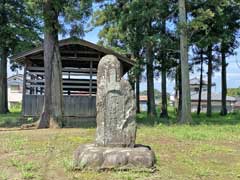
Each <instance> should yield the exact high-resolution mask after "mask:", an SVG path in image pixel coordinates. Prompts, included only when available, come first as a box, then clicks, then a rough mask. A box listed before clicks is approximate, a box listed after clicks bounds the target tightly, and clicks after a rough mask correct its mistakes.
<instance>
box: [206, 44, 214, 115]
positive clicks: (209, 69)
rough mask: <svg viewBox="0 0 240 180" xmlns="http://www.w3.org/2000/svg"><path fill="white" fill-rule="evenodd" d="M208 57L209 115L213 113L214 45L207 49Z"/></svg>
mask: <svg viewBox="0 0 240 180" xmlns="http://www.w3.org/2000/svg"><path fill="white" fill-rule="evenodd" d="M207 57H208V72H207V76H208V84H207V116H211V115H212V71H213V67H212V66H213V65H212V63H213V55H212V45H210V46H209V47H208V49H207Z"/></svg>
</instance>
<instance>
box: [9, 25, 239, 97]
mask: <svg viewBox="0 0 240 180" xmlns="http://www.w3.org/2000/svg"><path fill="white" fill-rule="evenodd" d="M99 31H100V28H95V29H93V30H92V31H91V32H88V33H87V34H86V36H85V37H84V39H85V40H87V41H90V42H93V43H97V41H98V39H99V38H98V33H99ZM236 52H237V55H235V56H230V57H228V58H227V62H228V63H229V64H228V67H227V86H228V88H237V87H240V48H238V49H237V50H236ZM237 59H238V61H239V62H238V63H237ZM238 64H239V65H238ZM8 67H9V65H8ZM206 68H207V67H206V66H205V79H206V78H207V75H206ZM19 73H22V71H19ZM12 74H15V72H11V70H10V69H9V68H8V76H11V75H12ZM193 77H199V73H198V72H194V74H190V78H193ZM212 79H213V82H215V83H216V87H215V88H213V91H215V92H221V71H219V72H215V73H214V75H213V78H212ZM154 82H155V83H154V85H155V89H158V90H160V89H161V81H160V79H155V80H154ZM174 84H175V83H174V81H171V80H168V82H167V91H168V92H169V93H172V92H173V91H174ZM140 88H141V91H143V90H146V89H147V84H146V82H141V86H140Z"/></svg>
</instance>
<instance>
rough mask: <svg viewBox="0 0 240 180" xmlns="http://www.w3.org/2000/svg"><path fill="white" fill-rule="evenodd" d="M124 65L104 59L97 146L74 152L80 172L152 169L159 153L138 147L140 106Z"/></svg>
mask: <svg viewBox="0 0 240 180" xmlns="http://www.w3.org/2000/svg"><path fill="white" fill-rule="evenodd" d="M122 75H123V70H122V65H121V63H120V62H119V61H118V59H117V58H116V57H115V56H113V55H106V56H104V57H103V58H102V59H101V60H100V62H99V65H98V72H97V100H96V108H97V133H96V142H95V144H86V145H80V146H79V147H78V149H77V150H76V151H75V153H74V167H75V168H77V169H84V168H85V169H99V170H101V169H102V170H103V169H129V168H134V167H142V168H150V167H153V165H154V163H155V154H154V152H153V151H152V150H151V148H150V147H149V146H143V145H136V144H135V139H136V120H135V118H136V105H135V98H134V92H133V90H132V87H131V85H130V83H129V82H128V81H126V80H124V79H122Z"/></svg>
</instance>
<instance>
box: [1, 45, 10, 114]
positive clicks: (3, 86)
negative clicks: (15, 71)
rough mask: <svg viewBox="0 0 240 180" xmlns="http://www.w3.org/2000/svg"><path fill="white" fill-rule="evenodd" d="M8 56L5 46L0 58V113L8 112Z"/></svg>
mask: <svg viewBox="0 0 240 180" xmlns="http://www.w3.org/2000/svg"><path fill="white" fill-rule="evenodd" d="M7 57H8V49H7V48H3V49H2V54H1V59H0V87H1V88H0V114H6V113H7V112H8V91H7V90H8V86H7Z"/></svg>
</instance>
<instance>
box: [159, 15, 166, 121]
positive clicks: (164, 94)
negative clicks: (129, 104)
mask: <svg viewBox="0 0 240 180" xmlns="http://www.w3.org/2000/svg"><path fill="white" fill-rule="evenodd" d="M161 33H162V34H164V35H166V20H163V22H162V28H161ZM161 48H162V49H163V47H161ZM160 55H161V60H162V72H161V74H162V109H161V114H160V117H161V118H164V119H167V118H168V110H167V67H166V60H167V55H166V52H164V50H162V51H161V52H160Z"/></svg>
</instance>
